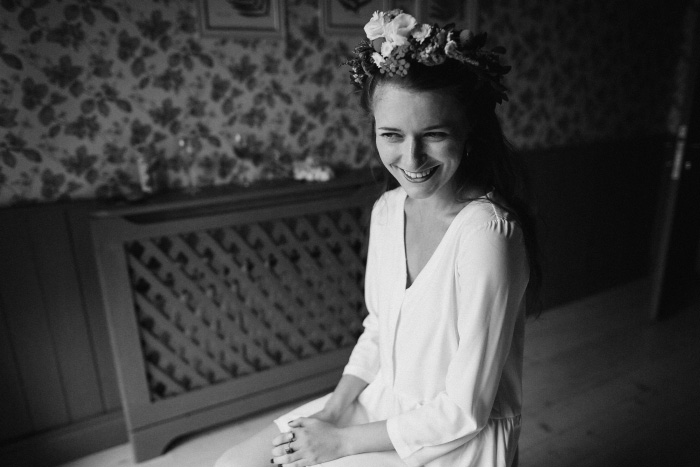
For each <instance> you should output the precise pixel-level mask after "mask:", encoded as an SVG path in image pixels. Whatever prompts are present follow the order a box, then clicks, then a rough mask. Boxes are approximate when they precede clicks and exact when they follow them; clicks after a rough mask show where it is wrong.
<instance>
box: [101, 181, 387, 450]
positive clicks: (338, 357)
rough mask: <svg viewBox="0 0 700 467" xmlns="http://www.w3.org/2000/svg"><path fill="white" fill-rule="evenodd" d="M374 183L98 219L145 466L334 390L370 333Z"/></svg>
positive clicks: (123, 378) (127, 400)
mask: <svg viewBox="0 0 700 467" xmlns="http://www.w3.org/2000/svg"><path fill="white" fill-rule="evenodd" d="M376 196H377V189H376V184H375V183H374V182H371V181H367V180H366V179H363V178H362V177H360V178H358V177H350V179H346V180H337V181H335V182H330V183H327V184H322V185H300V184H294V185H290V186H287V187H282V188H268V189H262V190H255V189H251V190H247V191H240V192H239V193H233V194H228V195H225V196H221V195H219V196H213V197H207V196H202V197H201V198H198V199H193V198H189V199H185V198H183V199H184V201H183V199H180V200H176V201H174V202H169V203H168V202H164V203H160V204H159V203H149V204H148V205H142V206H137V207H133V208H122V209H114V210H107V211H101V212H98V213H95V215H94V216H93V219H92V221H91V228H92V233H93V240H94V248H95V252H96V258H97V264H98V270H99V275H100V283H101V288H102V293H103V297H104V303H105V308H106V312H107V318H108V324H109V328H110V337H111V340H112V347H113V351H114V355H115V359H116V367H117V372H118V377H119V384H120V392H121V398H122V403H123V408H124V411H125V415H126V421H127V428H128V432H129V437H130V440H131V443H132V446H133V449H134V454H135V459H136V461H137V462H140V461H144V460H147V459H149V458H152V457H155V456H158V455H160V454H161V453H162V452H163V451H164V450H165V448H166V447H167V445H168V443H170V442H171V441H172V440H174V439H175V438H176V437H178V436H180V435H183V434H186V433H188V432H192V431H195V430H199V429H202V428H206V427H209V426H212V425H215V424H220V423H223V422H226V421H230V420H233V419H236V418H240V417H243V416H246V415H249V414H252V413H254V412H256V411H260V410H264V409H266V408H269V407H272V406H274V405H278V404H280V403H284V402H288V401H291V400H294V399H298V398H300V397H303V396H305V395H310V394H313V393H318V392H319V391H323V390H325V389H329V388H332V387H333V385H334V384H335V383H336V382H337V380H338V378H339V376H340V372H341V370H342V367H343V366H344V365H345V363H346V362H347V358H348V356H349V354H350V351H351V350H352V347H353V345H354V343H355V342H356V339H357V337H358V336H359V334H360V333H361V331H362V320H363V319H364V316H365V315H366V310H365V306H364V297H363V285H364V284H363V278H364V263H365V252H366V243H367V242H366V234H367V229H368V225H369V210H370V208H371V204H372V201H373V200H374V199H376Z"/></svg>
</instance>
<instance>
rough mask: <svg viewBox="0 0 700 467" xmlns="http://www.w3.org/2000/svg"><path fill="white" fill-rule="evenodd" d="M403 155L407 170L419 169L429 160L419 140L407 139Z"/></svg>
mask: <svg viewBox="0 0 700 467" xmlns="http://www.w3.org/2000/svg"><path fill="white" fill-rule="evenodd" d="M403 153H404V159H405V160H404V162H405V164H406V165H407V167H406V169H417V168H418V167H420V166H421V165H422V164H423V162H425V160H426V159H427V155H426V154H425V151H424V148H423V145H422V144H421V142H420V140H419V139H418V138H406V147H405V148H404V151H403Z"/></svg>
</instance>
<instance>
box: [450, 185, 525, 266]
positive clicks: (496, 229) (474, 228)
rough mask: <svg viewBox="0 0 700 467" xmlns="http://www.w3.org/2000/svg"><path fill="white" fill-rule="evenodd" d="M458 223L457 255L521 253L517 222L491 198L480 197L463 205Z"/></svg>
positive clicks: (522, 249) (520, 232) (522, 250)
mask: <svg viewBox="0 0 700 467" xmlns="http://www.w3.org/2000/svg"><path fill="white" fill-rule="evenodd" d="M458 227H459V233H458V236H459V242H458V243H459V247H458V248H459V254H460V256H462V255H465V254H466V255H467V256H471V255H472V254H478V255H487V256H488V255H500V254H504V253H506V254H521V253H524V250H525V244H524V241H523V232H522V230H521V228H520V225H519V224H518V222H517V221H516V220H515V218H514V216H513V215H512V214H510V213H509V212H508V211H507V210H505V209H503V208H502V207H500V206H499V205H498V204H496V203H494V202H493V199H492V198H488V197H487V198H481V199H478V200H475V201H472V202H471V203H469V204H468V205H467V206H465V207H464V209H463V212H461V213H460V224H459V226H458Z"/></svg>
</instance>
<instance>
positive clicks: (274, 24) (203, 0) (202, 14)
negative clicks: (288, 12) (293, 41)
mask: <svg viewBox="0 0 700 467" xmlns="http://www.w3.org/2000/svg"><path fill="white" fill-rule="evenodd" d="M197 3H198V7H199V25H200V31H201V33H202V36H214V37H231V38H239V37H240V38H258V37H268V38H277V39H282V38H284V34H285V8H284V2H283V0H198V1H197Z"/></svg>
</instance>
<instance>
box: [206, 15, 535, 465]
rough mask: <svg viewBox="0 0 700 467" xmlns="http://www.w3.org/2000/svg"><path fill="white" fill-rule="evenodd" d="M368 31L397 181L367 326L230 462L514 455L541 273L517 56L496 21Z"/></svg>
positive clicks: (363, 71)
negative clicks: (524, 169) (527, 195)
mask: <svg viewBox="0 0 700 467" xmlns="http://www.w3.org/2000/svg"><path fill="white" fill-rule="evenodd" d="M365 31H366V32H367V37H368V40H366V41H363V42H362V43H361V44H360V45H359V46H358V47H357V48H356V49H355V57H354V58H353V59H352V60H350V61H349V62H348V64H349V65H350V66H351V67H352V77H353V82H354V84H355V85H356V86H357V87H358V89H359V90H360V91H361V101H362V104H363V107H364V108H365V110H366V111H367V112H368V114H369V115H370V116H371V117H372V122H373V133H374V137H375V141H376V148H377V151H378V154H379V157H380V159H381V161H382V163H383V165H384V167H385V168H386V170H387V171H388V172H389V174H390V175H391V176H392V177H390V178H391V179H392V180H393V181H394V186H395V187H396V188H394V189H392V190H390V191H387V192H386V193H385V194H384V195H383V196H382V197H381V198H380V199H379V201H378V202H377V203H376V204H375V206H374V209H373V211H372V220H371V227H370V243H369V251H368V259H367V273H366V278H365V295H366V301H367V308H368V310H369V315H368V316H367V318H366V319H365V321H364V327H365V330H364V333H363V334H362V335H361V337H360V338H359V340H358V342H357V345H356V346H355V349H354V350H353V353H352V355H351V357H350V361H349V363H348V365H347V366H346V367H345V369H344V372H343V376H342V378H341V380H340V382H339V383H338V386H337V387H336V389H335V390H334V391H333V393H332V394H329V395H327V396H326V397H323V398H321V399H317V400H315V401H312V402H310V403H309V404H306V405H305V406H302V407H300V408H299V409H297V410H295V411H293V412H291V413H289V414H287V415H285V416H283V417H281V418H280V419H278V420H275V423H276V426H275V425H273V426H271V427H270V428H269V429H268V430H266V431H265V432H263V433H261V434H259V435H258V436H256V437H254V438H252V439H251V440H249V441H247V442H246V443H244V444H243V445H240V446H238V447H236V448H233V449H232V450H230V451H229V452H227V453H226V454H225V455H224V456H222V458H221V459H219V462H218V463H217V467H224V466H262V465H267V464H269V463H272V464H277V465H285V466H307V465H317V464H322V465H324V466H327V467H340V466H404V465H410V466H419V465H426V466H435V467H437V466H451V467H454V466H508V465H511V464H512V462H513V458H514V456H515V452H516V448H517V441H518V435H519V432H520V409H521V374H522V356H523V335H524V324H525V308H526V307H525V302H526V299H525V297H526V288H528V281H529V280H530V282H531V283H530V290H529V291H528V292H532V291H533V290H534V285H536V283H537V279H538V277H539V273H538V268H537V263H536V261H535V251H534V250H535V243H534V236H533V232H532V227H531V220H530V218H529V216H528V214H527V210H526V206H525V204H524V202H523V201H522V198H521V196H520V194H519V193H520V185H519V179H518V177H517V172H516V171H515V169H514V166H513V164H512V162H511V161H510V157H511V154H510V152H509V150H508V148H507V146H506V143H505V141H504V139H503V136H502V133H501V129H500V125H499V123H498V120H497V118H496V116H495V113H494V109H495V105H496V103H500V102H501V101H502V100H504V99H506V96H505V88H504V87H503V86H502V84H501V77H502V75H503V74H505V73H506V72H507V71H508V67H504V66H501V65H500V64H499V60H498V56H497V53H501V52H502V51H501V50H498V49H495V50H494V51H485V50H483V45H484V41H485V35H478V36H475V35H473V34H472V33H471V32H469V31H456V30H452V29H451V28H448V29H444V28H439V27H437V26H432V27H431V26H428V25H424V24H423V25H421V24H417V23H416V20H415V19H414V18H413V17H411V16H410V15H407V14H404V13H401V12H400V11H398V10H393V11H389V12H377V13H375V14H374V16H373V18H372V20H371V21H370V22H369V23H368V24H367V26H365ZM531 276H532V278H531V279H530V277H531ZM528 295H530V294H528ZM270 449H271V451H270Z"/></svg>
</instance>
